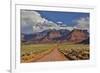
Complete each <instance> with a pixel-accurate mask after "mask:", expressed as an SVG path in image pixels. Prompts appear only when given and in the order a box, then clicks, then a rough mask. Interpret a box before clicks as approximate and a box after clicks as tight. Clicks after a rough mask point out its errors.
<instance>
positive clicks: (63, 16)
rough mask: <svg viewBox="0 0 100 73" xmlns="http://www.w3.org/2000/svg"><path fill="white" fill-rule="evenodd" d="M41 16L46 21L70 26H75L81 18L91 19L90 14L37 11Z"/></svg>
mask: <svg viewBox="0 0 100 73" xmlns="http://www.w3.org/2000/svg"><path fill="white" fill-rule="evenodd" d="M37 12H39V13H40V14H41V16H42V17H43V18H45V19H48V20H50V21H53V22H55V23H57V22H59V21H60V22H63V23H64V24H67V25H68V26H73V25H75V24H76V23H75V20H78V19H80V18H85V17H89V13H82V12H81V13H79V12H56V11H37Z"/></svg>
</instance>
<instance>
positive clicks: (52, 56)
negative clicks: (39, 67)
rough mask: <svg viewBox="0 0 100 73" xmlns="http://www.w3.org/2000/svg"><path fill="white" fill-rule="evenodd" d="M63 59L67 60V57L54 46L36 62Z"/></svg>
mask: <svg viewBox="0 0 100 73" xmlns="http://www.w3.org/2000/svg"><path fill="white" fill-rule="evenodd" d="M63 60H67V58H66V57H65V56H64V55H63V54H62V53H60V52H59V51H58V49H57V48H54V50H53V51H52V52H51V53H49V54H47V55H45V56H44V57H42V58H40V59H39V60H37V61H36V62H45V61H63Z"/></svg>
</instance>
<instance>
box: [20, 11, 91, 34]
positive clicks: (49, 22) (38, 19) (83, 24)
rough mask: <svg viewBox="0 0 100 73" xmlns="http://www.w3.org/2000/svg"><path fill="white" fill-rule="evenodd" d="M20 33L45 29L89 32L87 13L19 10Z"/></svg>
mask: <svg viewBox="0 0 100 73" xmlns="http://www.w3.org/2000/svg"><path fill="white" fill-rule="evenodd" d="M20 14H21V33H26V34H30V33H36V32H41V31H43V30H47V29H57V30H59V29H67V30H73V29H74V28H77V29H83V30H84V29H85V30H89V17H90V16H89V13H82V12H60V11H59V12H58V11H57V12H56V11H35V10H23V9H22V10H21V13H20Z"/></svg>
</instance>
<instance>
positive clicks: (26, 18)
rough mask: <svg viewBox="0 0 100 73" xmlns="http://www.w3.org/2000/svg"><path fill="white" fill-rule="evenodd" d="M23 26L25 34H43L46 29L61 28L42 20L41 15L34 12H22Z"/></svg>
mask: <svg viewBox="0 0 100 73" xmlns="http://www.w3.org/2000/svg"><path fill="white" fill-rule="evenodd" d="M21 26H22V28H21V29H22V32H23V33H34V32H41V31H43V30H46V29H55V28H56V29H59V26H58V25H57V24H56V23H54V22H52V21H48V20H47V19H45V18H42V17H41V15H40V14H39V13H38V12H36V11H32V10H21Z"/></svg>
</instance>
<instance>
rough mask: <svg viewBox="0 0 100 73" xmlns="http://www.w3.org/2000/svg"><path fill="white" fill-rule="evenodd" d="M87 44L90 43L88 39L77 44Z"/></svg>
mask: <svg viewBox="0 0 100 73" xmlns="http://www.w3.org/2000/svg"><path fill="white" fill-rule="evenodd" d="M89 43H90V39H89V38H87V39H85V40H83V41H82V42H79V44H89Z"/></svg>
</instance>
